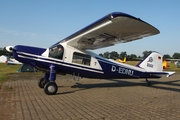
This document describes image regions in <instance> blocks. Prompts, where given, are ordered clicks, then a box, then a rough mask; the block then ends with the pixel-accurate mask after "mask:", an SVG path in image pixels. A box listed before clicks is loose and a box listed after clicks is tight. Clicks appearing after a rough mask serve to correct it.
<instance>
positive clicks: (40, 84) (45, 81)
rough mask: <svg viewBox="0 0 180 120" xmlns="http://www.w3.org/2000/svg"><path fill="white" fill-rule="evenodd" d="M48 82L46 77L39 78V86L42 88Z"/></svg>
mask: <svg viewBox="0 0 180 120" xmlns="http://www.w3.org/2000/svg"><path fill="white" fill-rule="evenodd" d="M46 83H47V80H45V79H44V78H41V79H39V81H38V86H39V87H40V88H44V86H45V84H46Z"/></svg>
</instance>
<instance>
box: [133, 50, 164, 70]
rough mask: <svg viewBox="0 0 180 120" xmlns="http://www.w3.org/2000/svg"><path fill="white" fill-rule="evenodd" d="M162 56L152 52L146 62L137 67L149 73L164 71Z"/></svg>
mask: <svg viewBox="0 0 180 120" xmlns="http://www.w3.org/2000/svg"><path fill="white" fill-rule="evenodd" d="M162 57H163V56H162V55H161V54H160V53H158V52H152V53H151V54H149V56H147V57H146V58H145V59H144V60H142V61H141V62H140V63H139V64H137V65H136V66H138V67H141V68H143V69H145V70H147V71H162V70H163V66H162Z"/></svg>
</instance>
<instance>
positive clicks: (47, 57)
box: [5, 12, 175, 95]
mask: <svg viewBox="0 0 180 120" xmlns="http://www.w3.org/2000/svg"><path fill="white" fill-rule="evenodd" d="M158 33H160V32H159V30H158V29H157V28H155V27H153V26H152V25H150V24H149V23H147V22H145V21H143V20H141V19H140V18H136V17H134V16H132V15H129V14H126V13H123V12H113V13H110V14H108V15H106V16H104V17H102V18H101V19H99V20H97V21H95V22H94V23H92V24H90V25H88V26H87V27H85V28H83V29H81V30H79V31H78V32H76V33H74V34H72V35H70V36H69V37H67V38H65V39H63V40H61V41H59V42H57V43H55V44H54V45H52V46H51V47H49V48H39V47H33V46H25V45H16V46H7V47H6V48H5V49H6V50H7V51H9V52H13V56H14V58H15V59H16V60H18V61H20V62H22V63H26V64H29V65H31V66H33V67H35V68H37V69H39V70H42V71H44V76H43V77H42V78H41V79H40V80H39V81H38V86H39V87H40V88H43V89H44V92H45V93H46V94H47V95H54V94H56V93H57V91H58V86H57V84H56V74H71V75H74V76H78V77H86V78H97V79H131V78H145V79H146V81H147V84H148V85H150V81H148V78H161V77H162V76H163V75H167V77H169V76H171V75H173V74H174V73H175V72H168V71H163V68H162V55H161V54H160V53H158V52H152V53H151V54H150V55H149V56H148V57H146V58H145V59H143V60H142V61H141V62H140V63H139V64H137V65H136V66H131V65H128V64H124V63H119V62H116V61H112V60H108V59H106V58H103V57H101V56H99V55H97V54H95V53H93V52H92V50H95V49H99V48H103V47H109V46H113V45H115V44H118V43H126V42H131V41H134V40H138V39H142V38H144V37H148V36H152V35H156V34H158ZM59 50H60V53H61V54H59Z"/></svg>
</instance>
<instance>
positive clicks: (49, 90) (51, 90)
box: [44, 82, 58, 95]
mask: <svg viewBox="0 0 180 120" xmlns="http://www.w3.org/2000/svg"><path fill="white" fill-rule="evenodd" d="M57 90H58V86H57V84H56V83H55V82H48V83H46V85H45V86H44V92H45V93H46V94H47V95H55V94H56V92H57Z"/></svg>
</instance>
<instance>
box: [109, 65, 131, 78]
mask: <svg viewBox="0 0 180 120" xmlns="http://www.w3.org/2000/svg"><path fill="white" fill-rule="evenodd" d="M111 71H112V72H116V71H117V72H118V73H120V74H125V75H129V76H133V74H134V71H133V70H130V69H127V68H122V67H118V68H116V66H112V68H111Z"/></svg>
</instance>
